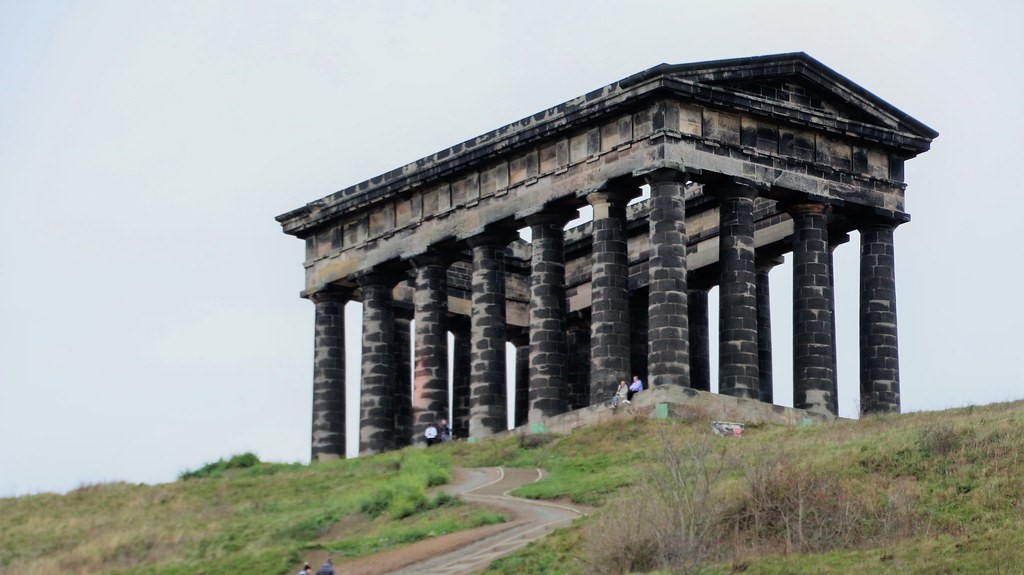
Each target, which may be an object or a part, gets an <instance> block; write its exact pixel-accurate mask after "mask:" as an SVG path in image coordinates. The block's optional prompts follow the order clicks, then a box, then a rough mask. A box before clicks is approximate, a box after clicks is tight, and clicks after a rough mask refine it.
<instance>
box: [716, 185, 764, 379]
mask: <svg viewBox="0 0 1024 575" xmlns="http://www.w3.org/2000/svg"><path fill="white" fill-rule="evenodd" d="M716 193H717V194H718V196H719V198H720V199H721V207H720V208H719V209H720V213H721V223H720V230H719V234H718V242H719V255H718V258H719V268H720V270H721V275H720V280H719V288H718V289H719V292H718V294H719V295H718V302H719V319H718V391H719V393H723V394H725V395H732V396H735V397H744V398H748V399H756V398H757V396H758V389H759V387H760V380H759V376H758V351H757V281H756V272H755V267H754V266H755V261H754V197H756V191H755V190H753V189H752V188H749V187H747V186H739V185H727V186H723V187H720V188H718V189H716Z"/></svg>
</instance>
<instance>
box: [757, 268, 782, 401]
mask: <svg viewBox="0 0 1024 575" xmlns="http://www.w3.org/2000/svg"><path fill="white" fill-rule="evenodd" d="M782 261H783V260H782V258H758V260H757V263H756V269H757V375H758V380H759V384H758V394H757V397H758V399H760V400H761V401H763V402H764V403H774V402H775V392H774V380H773V378H772V302H771V288H770V285H769V279H768V272H770V271H771V270H772V268H773V267H775V266H777V265H779V264H781V263H782Z"/></svg>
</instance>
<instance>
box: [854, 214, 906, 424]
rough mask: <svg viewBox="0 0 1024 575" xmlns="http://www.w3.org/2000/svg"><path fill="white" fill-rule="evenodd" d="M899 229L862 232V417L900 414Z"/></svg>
mask: <svg viewBox="0 0 1024 575" xmlns="http://www.w3.org/2000/svg"><path fill="white" fill-rule="evenodd" d="M895 227H896V223H894V222H887V221H869V222H867V223H866V225H864V226H863V227H862V228H861V229H860V242H861V244H860V350H861V356H860V397H861V411H862V412H863V413H886V412H899V410H900V360H899V346H898V345H897V339H898V337H897V330H896V257H895V246H894V241H893V231H894V230H895Z"/></svg>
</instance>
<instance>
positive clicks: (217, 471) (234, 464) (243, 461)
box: [178, 452, 260, 479]
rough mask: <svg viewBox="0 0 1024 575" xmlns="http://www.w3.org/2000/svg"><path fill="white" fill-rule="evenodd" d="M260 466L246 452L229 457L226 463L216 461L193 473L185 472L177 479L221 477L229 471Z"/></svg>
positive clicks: (254, 457) (255, 459)
mask: <svg viewBox="0 0 1024 575" xmlns="http://www.w3.org/2000/svg"><path fill="white" fill-rule="evenodd" d="M259 464H260V458H259V457H256V455H255V454H254V453H250V452H246V453H241V454H239V455H233V456H231V459H228V460H227V461H225V460H223V459H218V460H217V461H215V462H213V463H207V464H206V465H204V466H202V467H200V468H199V469H196V470H195V471H186V472H184V473H182V474H181V475H180V476H179V477H178V479H200V478H203V477H221V476H223V475H224V473H225V472H226V471H228V470H229V469H248V468H251V467H256V466H257V465H259Z"/></svg>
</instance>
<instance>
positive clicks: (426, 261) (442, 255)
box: [410, 248, 458, 268]
mask: <svg viewBox="0 0 1024 575" xmlns="http://www.w3.org/2000/svg"><path fill="white" fill-rule="evenodd" d="M457 258H458V254H457V253H454V252H452V251H442V250H439V249H436V248H428V249H427V251H425V252H423V253H422V254H419V255H416V256H413V257H412V258H410V261H411V262H412V265H413V266H414V267H417V268H422V267H425V266H434V265H436V266H445V267H447V266H449V265H451V264H452V262H453V261H454V260H456V259H457Z"/></svg>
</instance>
